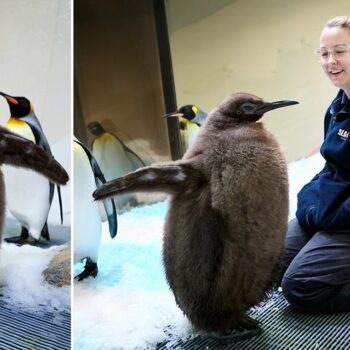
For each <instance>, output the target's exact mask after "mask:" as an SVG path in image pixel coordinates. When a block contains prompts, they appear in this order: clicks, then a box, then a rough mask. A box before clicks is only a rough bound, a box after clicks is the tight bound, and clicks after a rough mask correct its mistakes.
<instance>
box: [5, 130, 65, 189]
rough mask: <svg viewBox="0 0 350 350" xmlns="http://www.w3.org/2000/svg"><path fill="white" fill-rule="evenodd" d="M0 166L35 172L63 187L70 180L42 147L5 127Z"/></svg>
mask: <svg viewBox="0 0 350 350" xmlns="http://www.w3.org/2000/svg"><path fill="white" fill-rule="evenodd" d="M0 164H9V165H13V166H18V167H23V168H28V169H31V170H34V171H36V172H38V173H40V174H42V175H44V176H46V177H47V178H48V179H49V180H50V181H52V182H55V183H59V184H61V185H64V184H65V183H66V182H67V181H68V179H69V176H68V174H67V172H66V171H65V170H64V169H63V167H62V166H61V165H60V164H59V163H58V162H57V161H56V160H55V159H54V158H53V157H52V156H51V155H49V154H48V153H47V152H46V151H44V150H43V149H42V148H41V147H39V146H37V145H35V144H34V143H33V142H32V141H29V140H28V139H26V138H24V137H22V136H19V135H17V134H14V133H12V132H11V131H9V130H8V129H6V128H3V127H0Z"/></svg>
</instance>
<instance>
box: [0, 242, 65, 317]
mask: <svg viewBox="0 0 350 350" xmlns="http://www.w3.org/2000/svg"><path fill="white" fill-rule="evenodd" d="M58 249H61V248H59V247H58V246H53V247H51V248H49V249H42V248H38V247H33V246H28V245H26V246H22V247H18V246H16V245H14V244H8V243H6V242H2V244H1V254H0V286H1V293H2V299H3V300H5V301H7V302H8V303H12V304H15V305H17V306H21V307H23V308H25V309H27V310H28V309H30V310H33V311H34V310H35V309H38V308H39V307H40V308H42V307H43V306H44V307H46V309H48V310H49V311H52V310H60V311H63V310H70V287H68V286H67V287H62V288H58V287H54V286H52V285H49V284H48V283H46V282H45V281H44V278H43V276H42V271H43V270H44V269H45V268H46V267H47V266H48V264H49V262H50V260H51V259H52V258H53V256H54V255H55V254H56V253H57V251H58Z"/></svg>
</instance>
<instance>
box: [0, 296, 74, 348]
mask: <svg viewBox="0 0 350 350" xmlns="http://www.w3.org/2000/svg"><path fill="white" fill-rule="evenodd" d="M70 348H71V315H70V313H69V312H66V311H63V312H61V311H52V312H50V311H47V309H46V308H42V309H40V308H35V311H34V310H33V311H30V310H28V309H24V308H21V307H17V306H15V305H10V304H8V303H6V302H4V301H0V349H1V350H15V349H21V350H23V349H32V350H34V349H35V350H53V349H54V350H69V349H70Z"/></svg>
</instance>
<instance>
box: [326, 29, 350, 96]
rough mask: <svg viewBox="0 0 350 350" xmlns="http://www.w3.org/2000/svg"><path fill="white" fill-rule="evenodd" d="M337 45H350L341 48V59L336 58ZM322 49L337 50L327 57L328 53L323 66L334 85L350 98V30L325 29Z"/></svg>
mask: <svg viewBox="0 0 350 350" xmlns="http://www.w3.org/2000/svg"><path fill="white" fill-rule="evenodd" d="M337 45H348V47H346V46H345V47H341V51H342V52H344V54H343V55H341V57H339V58H336V57H334V53H336V52H337V47H336V46H337ZM320 48H321V49H326V50H327V49H328V50H329V49H335V51H332V54H331V55H328V58H327V57H326V56H327V51H326V50H325V52H326V54H325V55H324V58H323V59H321V66H322V68H323V70H324V71H325V73H326V75H327V76H328V78H329V79H330V80H331V81H332V83H333V84H334V85H335V86H336V87H338V88H340V89H343V90H344V91H345V93H346V95H347V97H348V98H349V97H350V30H349V29H347V28H341V27H332V28H327V27H326V28H324V29H323V31H322V33H321V37H320Z"/></svg>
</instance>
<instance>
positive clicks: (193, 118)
mask: <svg viewBox="0 0 350 350" xmlns="http://www.w3.org/2000/svg"><path fill="white" fill-rule="evenodd" d="M165 117H167V118H169V117H176V118H179V121H180V134H181V138H182V139H183V142H184V146H185V149H186V150H187V149H188V148H189V147H190V146H191V145H192V143H193V141H194V139H195V138H196V136H197V134H198V131H199V128H200V127H201V126H202V125H203V124H204V121H205V119H206V118H207V114H206V113H205V112H203V111H202V110H201V109H200V108H199V107H197V106H196V105H185V106H182V107H180V108H179V109H178V110H177V111H176V112H173V113H169V114H167V115H165Z"/></svg>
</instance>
